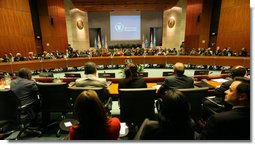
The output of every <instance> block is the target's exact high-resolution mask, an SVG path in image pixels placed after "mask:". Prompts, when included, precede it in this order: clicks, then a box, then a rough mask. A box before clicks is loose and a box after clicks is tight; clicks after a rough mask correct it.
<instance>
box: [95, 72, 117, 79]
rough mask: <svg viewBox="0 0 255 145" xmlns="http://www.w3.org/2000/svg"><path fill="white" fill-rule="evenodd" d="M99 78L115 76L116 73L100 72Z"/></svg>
mask: <svg viewBox="0 0 255 145" xmlns="http://www.w3.org/2000/svg"><path fill="white" fill-rule="evenodd" d="M98 77H99V78H115V73H98Z"/></svg>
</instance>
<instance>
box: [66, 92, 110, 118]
mask: <svg viewBox="0 0 255 145" xmlns="http://www.w3.org/2000/svg"><path fill="white" fill-rule="evenodd" d="M84 90H94V91H95V92H96V93H97V95H98V97H99V98H100V100H101V101H102V102H103V104H104V106H105V109H106V111H107V113H108V114H109V113H110V111H111V110H112V97H110V94H109V92H108V90H107V89H104V88H102V87H68V91H69V96H70V97H71V100H72V106H74V103H75V100H76V98H77V97H78V96H79V95H80V94H81V93H82V92H83V91H84Z"/></svg>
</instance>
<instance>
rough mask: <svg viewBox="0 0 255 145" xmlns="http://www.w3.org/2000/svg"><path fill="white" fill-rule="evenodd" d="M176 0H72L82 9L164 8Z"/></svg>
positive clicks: (169, 6)
mask: <svg viewBox="0 0 255 145" xmlns="http://www.w3.org/2000/svg"><path fill="white" fill-rule="evenodd" d="M177 1H178V0H72V2H73V4H74V6H75V7H76V8H78V9H80V10H83V11H113V10H125V11H126V10H139V11H140V10H165V9H169V8H171V7H173V6H175V5H176V3H177Z"/></svg>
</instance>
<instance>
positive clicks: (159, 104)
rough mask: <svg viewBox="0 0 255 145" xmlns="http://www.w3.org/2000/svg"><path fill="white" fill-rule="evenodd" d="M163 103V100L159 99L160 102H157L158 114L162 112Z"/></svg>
mask: <svg viewBox="0 0 255 145" xmlns="http://www.w3.org/2000/svg"><path fill="white" fill-rule="evenodd" d="M162 103H163V100H162V98H158V100H157V101H156V108H157V110H158V112H160V111H161V107H162Z"/></svg>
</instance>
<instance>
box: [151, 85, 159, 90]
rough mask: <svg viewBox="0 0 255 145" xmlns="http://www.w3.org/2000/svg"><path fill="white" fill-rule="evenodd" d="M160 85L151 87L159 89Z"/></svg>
mask: <svg viewBox="0 0 255 145" xmlns="http://www.w3.org/2000/svg"><path fill="white" fill-rule="evenodd" d="M160 86H161V85H156V86H152V88H155V89H157V90H158V89H159V88H160Z"/></svg>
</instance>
